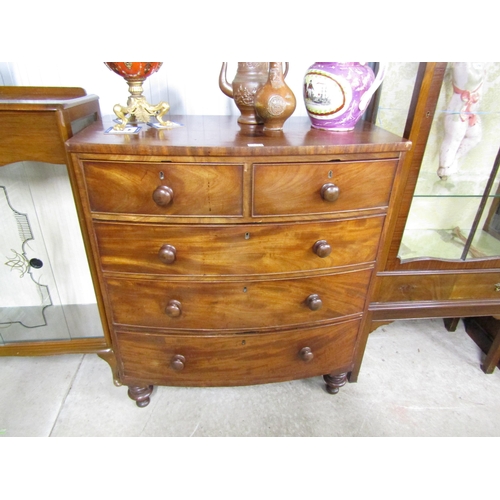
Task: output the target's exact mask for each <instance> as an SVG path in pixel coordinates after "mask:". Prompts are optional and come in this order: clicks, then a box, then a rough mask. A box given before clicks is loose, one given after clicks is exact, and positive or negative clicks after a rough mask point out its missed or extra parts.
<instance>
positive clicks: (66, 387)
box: [0, 320, 500, 437]
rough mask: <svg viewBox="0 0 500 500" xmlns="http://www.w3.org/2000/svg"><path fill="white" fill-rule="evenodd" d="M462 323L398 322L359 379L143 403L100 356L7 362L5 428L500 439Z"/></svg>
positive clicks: (1, 422)
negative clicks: (452, 327) (451, 328)
mask: <svg viewBox="0 0 500 500" xmlns="http://www.w3.org/2000/svg"><path fill="white" fill-rule="evenodd" d="M482 357H483V355H482V353H481V352H480V350H479V348H478V347H477V346H476V345H475V344H474V342H473V341H472V340H471V339H470V337H469V336H468V335H467V334H466V333H465V330H464V327H463V324H462V323H460V325H459V327H458V329H457V331H456V332H454V333H450V332H447V331H446V330H445V329H444V327H443V324H442V321H441V320H419V321H398V322H394V323H392V324H390V325H387V326H383V327H380V328H379V329H378V330H376V331H375V332H373V333H372V334H371V336H370V338H369V341H368V345H367V349H366V353H365V358H364V362H363V367H362V370H361V374H360V377H359V380H358V382H357V383H356V384H348V385H346V386H345V387H344V388H342V389H341V390H340V392H339V394H337V395H336V396H331V395H329V394H327V393H326V392H325V391H324V390H323V382H322V380H321V378H320V377H317V378H312V379H307V380H298V381H293V382H285V383H279V384H268V385H260V386H250V387H227V388H176V387H157V388H155V390H154V392H153V395H152V399H151V403H150V405H149V406H147V407H146V408H138V407H136V406H135V404H134V402H133V401H132V400H130V399H129V398H128V396H127V388H126V387H116V386H114V385H113V382H112V378H111V371H110V369H109V366H108V365H107V363H106V362H104V361H103V360H101V359H100V358H98V357H97V356H96V355H63V356H48V357H32V358H19V357H2V358H0V436H4V437H7V436H18V437H20V436H25V437H31V436H95V437H98V436H130V437H133V436H164V437H168V436H178V437H189V436H193V437H198V436H238V437H240V436H241V437H243V436H290V437H293V436H311V437H312V436H318V437H333V436H500V371H499V370H498V369H496V370H495V372H494V373H493V374H491V375H485V374H484V373H483V372H482V371H481V369H480V362H481V359H482Z"/></svg>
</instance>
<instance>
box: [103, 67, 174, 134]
mask: <svg viewBox="0 0 500 500" xmlns="http://www.w3.org/2000/svg"><path fill="white" fill-rule="evenodd" d="M104 64H105V65H106V66H107V67H108V68H109V69H110V70H111V71H114V72H115V73H116V74H117V75H120V76H121V77H122V78H124V79H125V81H126V82H127V83H128V91H129V92H130V96H129V98H128V100H127V106H122V105H121V104H115V106H114V107H113V111H114V112H115V115H116V116H117V117H118V118H119V119H120V120H121V123H118V124H116V125H115V126H114V127H113V128H114V129H115V130H124V129H125V127H126V126H127V124H128V123H130V124H136V123H137V122H144V123H148V122H149V119H150V117H151V116H155V117H156V119H157V120H158V122H159V124H160V126H161V127H165V128H168V127H169V126H170V125H171V122H169V121H163V120H162V117H163V115H165V114H166V113H167V112H168V110H169V109H170V106H169V104H167V103H166V102H163V101H162V102H160V103H159V104H157V105H156V106H153V105H151V104H149V103H148V102H147V101H146V98H145V97H144V96H143V95H142V93H143V88H142V84H143V82H144V81H145V80H146V78H148V77H149V76H150V75H152V74H153V73H156V72H157V71H158V70H159V69H160V68H161V65H162V64H163V63H161V62H105V63H104Z"/></svg>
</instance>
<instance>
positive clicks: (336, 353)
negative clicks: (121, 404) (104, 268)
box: [116, 320, 359, 386]
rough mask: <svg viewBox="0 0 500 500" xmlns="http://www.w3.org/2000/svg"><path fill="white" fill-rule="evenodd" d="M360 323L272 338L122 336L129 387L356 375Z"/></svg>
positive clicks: (125, 378) (120, 351) (121, 354)
mask: <svg viewBox="0 0 500 500" xmlns="http://www.w3.org/2000/svg"><path fill="white" fill-rule="evenodd" d="M358 328H359V321H358V320H356V321H349V322H345V323H341V324H335V325H330V326H327V327H320V328H312V329H300V330H290V331H285V332H280V333H269V334H251V333H250V334H237V335H224V336H211V337H207V336H203V337H197V336H184V335H168V336H166V335H153V334H138V333H130V332H127V331H117V332H116V336H117V339H118V341H117V345H116V347H117V351H118V356H119V359H120V364H121V371H122V373H123V377H122V378H123V380H122V382H123V383H125V384H131V383H140V382H145V383H147V384H158V385H162V384H163V385H173V386H190V385H196V386H231V385H252V384H260V383H266V382H281V381H284V380H293V379H301V378H306V377H315V376H319V375H324V374H328V373H331V372H333V371H338V370H342V371H346V372H347V371H349V370H351V369H352V356H353V352H354V346H355V342H356V336H357V332H358Z"/></svg>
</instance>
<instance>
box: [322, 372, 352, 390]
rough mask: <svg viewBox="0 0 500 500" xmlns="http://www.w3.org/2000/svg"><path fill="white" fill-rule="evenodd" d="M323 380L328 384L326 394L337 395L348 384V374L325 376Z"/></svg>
mask: <svg viewBox="0 0 500 500" xmlns="http://www.w3.org/2000/svg"><path fill="white" fill-rule="evenodd" d="M323 380H324V381H325V383H326V392H328V393H329V394H337V393H338V392H339V389H340V388H341V387H343V386H344V385H345V384H346V382H347V372H346V373H340V374H338V375H323Z"/></svg>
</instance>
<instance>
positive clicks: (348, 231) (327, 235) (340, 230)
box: [94, 216, 384, 275]
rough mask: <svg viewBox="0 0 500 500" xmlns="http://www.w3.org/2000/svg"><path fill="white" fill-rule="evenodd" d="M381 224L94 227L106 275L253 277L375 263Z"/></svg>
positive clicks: (355, 221)
mask: <svg viewBox="0 0 500 500" xmlns="http://www.w3.org/2000/svg"><path fill="white" fill-rule="evenodd" d="M383 220H384V218H383V217H382V216H376V217H362V218H358V219H347V220H342V221H329V222H321V223H297V224H266V225H251V224H248V225H247V224H241V225H227V226H226V225H219V226H217V225H188V226H176V225H161V224H124V223H108V222H95V223H94V228H95V233H96V236H97V240H98V243H99V252H100V256H101V265H102V268H103V269H104V270H105V271H114V272H125V273H152V274H161V275H252V274H266V273H270V274H272V273H285V272H295V271H309V270H317V269H327V268H331V267H337V266H346V265H351V264H360V263H365V262H372V261H374V259H375V256H376V252H377V247H378V242H379V237H380V232H381V228H382V224H383ZM329 251H330V253H328V252H329ZM325 254H326V255H325Z"/></svg>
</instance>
